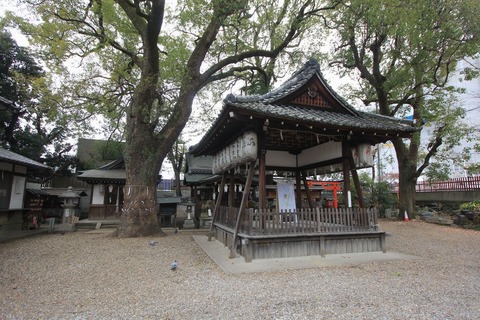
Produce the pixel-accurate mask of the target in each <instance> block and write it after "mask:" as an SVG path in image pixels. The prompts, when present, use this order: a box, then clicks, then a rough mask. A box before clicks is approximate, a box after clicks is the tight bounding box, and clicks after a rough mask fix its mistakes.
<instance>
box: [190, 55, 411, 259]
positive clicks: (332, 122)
mask: <svg viewBox="0 0 480 320" xmlns="http://www.w3.org/2000/svg"><path fill="white" fill-rule="evenodd" d="M415 130H416V128H415V127H414V125H413V122H412V121H409V120H402V119H396V118H393V117H386V116H381V115H377V114H373V113H368V112H363V111H359V110H356V109H355V108H354V107H352V106H351V105H350V104H348V103H347V102H346V101H345V100H344V99H343V98H342V97H340V96H339V95H338V94H337V93H336V92H335V91H334V90H333V89H332V88H331V87H330V86H329V85H328V83H327V82H326V80H325V79H324V77H323V76H322V74H321V72H320V68H319V65H318V63H317V62H316V61H315V60H310V61H308V62H307V63H306V64H305V65H304V66H303V67H302V68H301V69H300V70H298V71H297V72H296V73H294V74H293V76H292V77H291V78H290V79H289V80H287V81H286V82H285V83H284V84H283V85H281V86H280V87H278V88H277V89H274V90H272V91H271V92H269V93H267V94H263V95H253V96H238V95H232V94H230V95H228V96H227V97H226V98H225V100H224V101H223V108H222V110H221V112H220V114H219V116H218V118H217V119H216V120H215V121H214V123H213V125H212V126H211V127H210V129H209V130H208V131H207V132H206V134H205V135H204V137H203V138H202V139H201V141H200V142H199V143H198V144H197V145H195V146H194V147H193V148H192V149H191V151H190V153H191V154H192V155H194V156H196V157H201V156H212V159H213V161H212V173H213V174H220V175H223V176H224V177H226V175H227V174H228V173H233V172H235V173H239V172H243V173H244V174H245V175H246V176H247V175H248V176H249V177H250V176H253V173H254V172H256V173H258V191H257V194H258V210H260V211H261V210H265V209H266V208H267V178H266V177H267V172H268V171H282V172H290V173H292V176H293V177H294V180H295V181H294V184H295V186H296V187H295V188H296V190H295V191H294V196H293V198H294V199H289V201H287V202H289V207H288V208H289V209H292V208H293V209H294V210H295V208H296V209H297V210H301V209H302V205H301V203H302V202H303V201H302V198H301V197H302V191H301V185H302V182H303V185H304V188H305V189H306V191H307V192H306V194H307V198H309V197H308V186H307V183H306V180H307V177H308V176H309V175H313V173H314V172H315V174H324V173H330V172H343V177H344V180H343V192H344V195H346V194H347V193H348V192H349V190H350V173H351V174H352V178H353V181H354V183H355V186H356V190H357V192H358V195H359V202H360V207H363V203H362V199H363V197H362V196H361V190H360V183H359V180H358V175H357V173H356V170H355V169H358V168H364V167H369V166H372V165H373V156H372V146H373V145H375V144H377V143H381V142H386V141H388V140H390V139H392V138H393V137H405V138H408V137H410V136H411V134H412V133H413V132H415ZM252 179H253V178H252V177H251V178H250V179H247V182H246V184H245V187H244V188H243V190H245V191H244V192H243V193H244V197H247V199H248V197H251V195H249V196H247V195H245V194H248V193H250V184H249V182H250V183H251V181H252ZM225 180H226V179H225V178H224V179H223V181H222V187H221V188H220V189H223V188H224V187H223V185H224V184H227V185H228V181H225ZM230 189H233V188H229V190H230ZM232 192H233V191H232ZM284 196H285V197H286V195H284ZM219 198H220V199H219ZM281 198H282V197H280V196H278V203H280V202H281V201H284V199H281ZM344 198H345V207H347V206H349V203H347V197H346V196H345V197H344ZM290 200H291V201H290ZM220 201H221V193H220V194H219V197H217V203H220ZM308 203H309V206H310V208H311V209H314V208H315V204H314V201H312V199H310V198H309V199H308ZM247 204H248V201H242V204H241V206H240V208H239V209H238V214H237V218H236V222H235V223H234V225H230V226H229V227H225V222H223V224H222V223H220V222H218V223H217V220H216V219H217V218H215V216H214V221H213V224H212V232H214V233H215V234H216V235H218V236H219V237H220V238H222V239H224V240H225V239H230V240H225V241H226V242H228V243H229V245H231V247H232V249H231V254H234V251H235V250H237V249H236V248H238V247H237V244H238V243H239V239H238V238H237V237H238V233H239V232H240V231H241V230H242V228H246V229H244V230H243V231H244V232H245V234H248V232H250V231H252V229H251V228H252V224H250V225H248V223H245V222H243V220H244V219H246V218H245V216H244V215H245V209H246V208H247ZM219 207H220V206H219V205H216V208H215V212H214V215H216V214H218V213H219V211H220V209H219ZM278 209H279V210H280V209H282V208H278ZM227 211H228V210H227ZM226 214H227V215H228V216H231V215H232V214H231V210H230V211H228V213H226ZM362 214H363V213H362ZM365 214H366V215H370V214H371V213H370V212H365ZM271 216H272V215H271V214H270V213H269V217H271ZM221 219H223V221H226V220H225V216H222V217H221ZM221 219H220V220H221ZM255 219H258V217H257V218H255ZM255 219H253V220H251V221H255ZM375 219H376V217H375ZM345 221H346V220H345ZM252 223H253V222H252ZM316 223H319V224H320V223H323V224H324V223H325V221H323V222H322V221H320V220H318V219H317V222H316ZM227 224H228V223H227ZM266 225H267V223H264V224H262V226H263V227H265V226H266ZM246 226H247V227H246ZM318 227H319V229H318V230H320V229H321V228H320V225H318ZM348 227H352V228H353V225H350V226H348ZM248 228H250V229H248ZM287 229H288V228H287ZM295 230H298V228H297V229H295ZM318 230H317V231H318ZM352 230H353V229H352ZM356 230H357V229H356ZM357 231H358V230H357ZM259 232H266V231H265V230H263V229H262V231H259ZM379 234H381V233H379ZM383 236H384V235H383ZM231 237H233V241H232V240H231ZM381 237H382V236H379V238H378V239H380V238H381ZM374 238H375V237H374ZM248 239H250V240H252V239H253V238H252V237H250V238H248ZM243 240H245V239H244V238H242V241H243ZM250 240H249V241H250ZM276 240H277V242H278V239H276ZM249 241H247V243H251V242H249ZM375 241H376V240H375ZM240 246H241V245H240ZM372 247H376V248H378V246H376V245H372ZM248 248H249V249H248V250H252V247H251V246H250V247H248ZM248 250H247V251H248ZM275 250H280V251H281V249H278V248H277V249H275ZM260 251H261V249H260ZM257 254H260V253H258V252H257ZM257 256H258V255H257Z"/></svg>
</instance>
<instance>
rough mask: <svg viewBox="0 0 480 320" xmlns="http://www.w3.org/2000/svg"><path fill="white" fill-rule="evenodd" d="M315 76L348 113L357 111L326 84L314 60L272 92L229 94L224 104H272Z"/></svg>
mask: <svg viewBox="0 0 480 320" xmlns="http://www.w3.org/2000/svg"><path fill="white" fill-rule="evenodd" d="M314 76H317V77H318V79H319V80H320V82H321V84H322V85H323V86H324V87H325V89H327V91H328V92H329V93H330V94H331V95H332V96H333V97H334V98H335V99H336V100H337V101H338V102H339V103H340V104H341V105H342V107H344V108H345V109H347V110H348V111H349V112H351V113H353V114H355V113H356V112H357V111H356V110H355V108H353V107H352V106H351V105H350V104H349V103H348V102H347V101H345V100H344V99H343V98H342V97H341V96H340V95H338V94H337V93H336V92H335V90H333V88H332V87H330V85H329V84H328V83H327V81H326V80H325V78H324V77H323V75H322V72H321V71H320V65H319V64H318V62H317V61H316V60H314V59H310V60H309V61H307V62H306V63H305V64H304V65H303V67H302V68H300V69H299V70H298V71H297V72H295V73H294V74H293V75H292V76H291V77H290V78H289V79H288V80H287V81H285V82H284V83H283V84H282V85H281V86H279V87H278V88H276V89H273V90H272V91H270V92H268V93H266V94H263V95H251V96H241V95H234V94H229V95H227V97H226V98H225V100H224V103H225V104H235V103H246V102H250V103H254V102H258V103H263V104H274V103H275V102H276V101H279V100H281V99H283V98H285V97H287V96H288V95H290V94H292V93H294V92H295V91H297V90H299V89H300V88H301V87H303V86H304V85H305V84H307V82H308V81H310V79H312V77H314Z"/></svg>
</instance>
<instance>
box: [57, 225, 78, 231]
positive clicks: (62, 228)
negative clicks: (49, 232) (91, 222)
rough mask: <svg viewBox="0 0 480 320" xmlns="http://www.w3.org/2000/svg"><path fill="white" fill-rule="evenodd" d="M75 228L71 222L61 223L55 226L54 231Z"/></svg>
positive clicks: (72, 229)
mask: <svg viewBox="0 0 480 320" xmlns="http://www.w3.org/2000/svg"><path fill="white" fill-rule="evenodd" d="M75 230H76V228H75V225H74V224H73V223H62V224H60V225H58V226H55V232H71V231H75Z"/></svg>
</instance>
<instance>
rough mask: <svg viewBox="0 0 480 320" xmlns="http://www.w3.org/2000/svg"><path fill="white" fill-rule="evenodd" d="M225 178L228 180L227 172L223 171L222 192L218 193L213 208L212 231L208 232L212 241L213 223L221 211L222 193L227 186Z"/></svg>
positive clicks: (209, 239)
mask: <svg viewBox="0 0 480 320" xmlns="http://www.w3.org/2000/svg"><path fill="white" fill-rule="evenodd" d="M225 180H226V173H223V176H222V182H221V183H220V192H219V193H218V197H217V201H216V202H215V209H214V210H213V215H212V222H211V224H210V231H209V232H208V241H212V233H213V224H214V223H215V219H216V217H217V216H218V213H219V212H220V204H221V203H222V195H223V188H224V187H225Z"/></svg>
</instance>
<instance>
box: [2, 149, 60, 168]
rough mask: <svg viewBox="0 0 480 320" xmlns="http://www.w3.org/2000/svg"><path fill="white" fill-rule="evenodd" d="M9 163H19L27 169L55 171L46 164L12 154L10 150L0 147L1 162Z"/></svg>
mask: <svg viewBox="0 0 480 320" xmlns="http://www.w3.org/2000/svg"><path fill="white" fill-rule="evenodd" d="M2 160H3V161H7V162H13V163H18V164H22V165H25V166H27V167H31V168H37V169H45V170H53V169H52V168H50V167H49V166H47V165H46V164H43V163H40V162H37V161H35V160H32V159H29V158H27V157H24V156H22V155H19V154H18V153H15V152H12V151H10V150H7V149H4V148H2V147H0V161H2Z"/></svg>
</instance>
